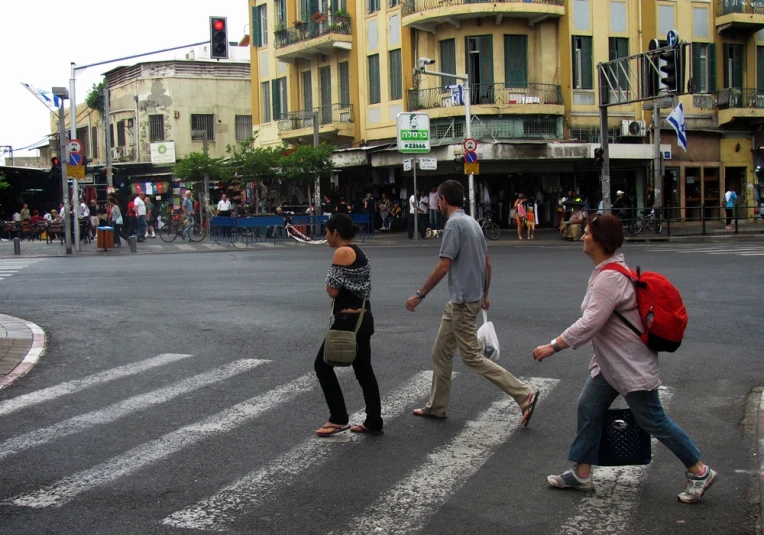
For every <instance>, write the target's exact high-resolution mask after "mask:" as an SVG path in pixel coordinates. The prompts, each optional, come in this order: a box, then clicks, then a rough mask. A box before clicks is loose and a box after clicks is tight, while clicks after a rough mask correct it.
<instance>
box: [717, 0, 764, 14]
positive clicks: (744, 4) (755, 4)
mask: <svg viewBox="0 0 764 535" xmlns="http://www.w3.org/2000/svg"><path fill="white" fill-rule="evenodd" d="M732 13H745V14H748V15H764V1H762V0H758V1H751V0H717V2H716V16H717V17H721V16H723V15H730V14H732Z"/></svg>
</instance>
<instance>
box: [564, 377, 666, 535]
mask: <svg viewBox="0 0 764 535" xmlns="http://www.w3.org/2000/svg"><path fill="white" fill-rule="evenodd" d="M658 395H659V396H660V398H661V404H662V405H663V407H664V408H665V409H668V406H669V405H670V403H671V396H672V395H673V391H672V390H671V389H670V388H666V387H663V386H662V387H660V391H659V392H658ZM571 438H572V437H571ZM651 444H652V447H653V455H655V446H656V445H657V444H658V441H657V440H656V439H654V438H653V439H652V441H651ZM649 466H650V465H647V466H608V467H604V466H603V467H595V468H594V471H593V478H594V487H595V489H596V490H595V491H594V492H591V493H588V494H587V495H586V496H585V497H584V499H583V500H581V503H580V504H578V505H577V506H576V513H575V514H574V515H573V516H571V517H570V518H568V519H567V520H566V521H565V522H564V523H563V524H562V525H561V526H560V529H558V530H557V533H558V534H560V535H596V534H600V533H601V534H608V535H611V534H616V533H624V532H626V531H627V530H629V529H630V528H632V527H633V526H632V525H631V524H632V522H633V521H634V517H635V515H636V514H637V508H638V507H639V503H640V501H639V493H640V492H641V491H642V486H643V484H644V482H645V479H646V478H647V469H648V467H649ZM571 492H576V491H571Z"/></svg>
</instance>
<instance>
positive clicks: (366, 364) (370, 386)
mask: <svg viewBox="0 0 764 535" xmlns="http://www.w3.org/2000/svg"><path fill="white" fill-rule="evenodd" d="M364 321H368V320H364ZM363 331H364V329H363V327H362V328H361V330H359V332H358V337H357V340H358V356H357V357H356V358H355V361H354V362H353V371H354V372H355V378H356V379H357V380H358V384H359V385H361V389H362V390H363V399H364V401H365V402H366V420H365V421H364V423H363V425H364V426H365V427H366V428H367V429H369V430H371V431H381V430H382V425H383V422H382V403H381V402H380V400H379V385H377V378H376V377H375V375H374V370H373V369H372V367H371V335H370V334H368V332H363Z"/></svg>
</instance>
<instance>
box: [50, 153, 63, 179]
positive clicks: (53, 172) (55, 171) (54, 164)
mask: <svg viewBox="0 0 764 535" xmlns="http://www.w3.org/2000/svg"><path fill="white" fill-rule="evenodd" d="M50 178H53V179H56V178H61V160H59V159H58V156H53V158H51V159H50Z"/></svg>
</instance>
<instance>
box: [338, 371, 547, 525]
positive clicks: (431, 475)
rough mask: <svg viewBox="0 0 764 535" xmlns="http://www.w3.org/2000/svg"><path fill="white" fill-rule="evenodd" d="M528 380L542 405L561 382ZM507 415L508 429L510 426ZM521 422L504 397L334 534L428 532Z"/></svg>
mask: <svg viewBox="0 0 764 535" xmlns="http://www.w3.org/2000/svg"><path fill="white" fill-rule="evenodd" d="M526 381H527V382H528V383H529V384H531V385H532V387H533V389H534V390H537V389H540V390H541V398H540V401H541V404H543V402H544V399H545V398H546V396H548V395H549V393H550V392H551V391H552V389H553V388H554V387H555V386H556V385H557V383H559V380H557V379H542V378H531V379H526ZM541 404H540V405H539V406H537V410H538V408H539V407H540V406H541ZM507 414H509V417H510V422H509V425H507V423H506V420H507ZM521 418H522V414H521V412H520V409H519V408H518V406H517V404H516V403H515V402H514V401H513V400H512V399H510V398H507V397H502V399H501V400H500V401H497V402H495V403H493V404H491V406H490V407H488V409H486V410H485V411H483V412H482V413H481V414H480V415H479V416H478V417H477V418H476V419H474V420H471V421H469V422H467V423H466V424H465V426H464V430H462V431H461V432H460V433H459V434H458V435H457V436H456V437H455V438H454V439H453V440H452V441H451V442H450V443H449V444H447V445H445V446H443V447H441V448H438V449H437V450H436V451H434V452H432V453H431V454H429V455H428V456H427V460H426V461H425V462H424V463H423V464H422V466H420V467H419V468H417V469H416V470H414V471H413V472H411V473H410V474H409V475H408V476H407V477H406V478H405V479H403V480H402V481H400V482H399V483H398V484H397V485H395V486H394V487H393V488H392V489H391V490H390V491H388V492H387V493H385V494H384V495H383V496H382V497H381V498H380V499H379V500H377V501H376V502H375V503H374V504H372V505H371V506H370V507H368V508H367V509H366V511H364V512H363V513H362V514H361V515H360V516H357V517H356V518H354V519H353V520H351V521H350V522H348V524H347V527H345V528H344V529H342V530H340V531H338V532H336V533H343V534H359V535H360V534H364V535H366V534H369V533H386V534H388V535H393V534H410V533H415V532H418V531H422V530H424V528H425V526H426V523H427V520H428V519H429V518H430V517H431V516H433V515H435V514H437V512H438V509H440V507H442V506H443V504H445V503H446V501H447V500H448V498H449V497H450V496H452V495H453V494H454V493H455V492H457V491H458V490H459V489H460V488H461V487H462V485H464V483H466V482H467V480H468V479H469V478H470V477H472V476H473V475H474V474H475V473H477V471H478V470H480V468H481V467H482V466H483V464H484V463H485V462H486V461H487V460H488V459H489V458H490V457H491V455H492V454H493V453H494V452H495V451H496V449H497V448H498V447H499V446H500V445H501V444H503V443H504V442H506V441H507V440H508V439H509V438H510V436H512V433H514V432H515V430H517V428H518V427H519V426H520V420H521ZM333 533H335V532H333Z"/></svg>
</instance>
